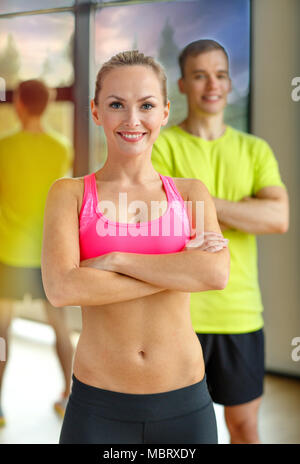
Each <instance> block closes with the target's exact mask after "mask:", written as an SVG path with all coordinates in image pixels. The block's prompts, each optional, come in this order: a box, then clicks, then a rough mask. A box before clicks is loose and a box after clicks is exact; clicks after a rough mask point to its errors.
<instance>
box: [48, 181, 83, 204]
mask: <svg viewBox="0 0 300 464" xmlns="http://www.w3.org/2000/svg"><path fill="white" fill-rule="evenodd" d="M49 193H52V194H55V195H56V196H58V197H60V198H62V197H65V196H66V195H68V196H69V195H71V196H74V197H75V198H76V200H77V205H78V206H77V209H78V211H80V208H81V203H82V198H83V193H84V176H83V177H61V178H59V179H57V180H56V181H55V182H53V184H52V185H51V187H50V190H49Z"/></svg>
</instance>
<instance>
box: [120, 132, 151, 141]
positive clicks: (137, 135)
mask: <svg viewBox="0 0 300 464" xmlns="http://www.w3.org/2000/svg"><path fill="white" fill-rule="evenodd" d="M117 134H118V135H119V136H120V137H121V138H122V140H125V141H126V142H131V143H135V142H139V141H140V140H142V139H143V138H144V136H145V135H146V134H147V132H129V131H118V132H117Z"/></svg>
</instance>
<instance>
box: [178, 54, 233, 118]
mask: <svg viewBox="0 0 300 464" xmlns="http://www.w3.org/2000/svg"><path fill="white" fill-rule="evenodd" d="M178 84H179V89H180V92H181V93H184V94H185V95H186V96H187V99H188V105H189V109H190V110H192V111H193V112H194V113H198V114H202V115H216V114H219V113H222V112H223V111H224V108H225V106H226V104H227V96H228V94H229V92H230V91H231V80H230V78H229V70H228V62H227V58H226V56H225V54H224V53H223V52H222V51H221V50H213V51H210V52H206V53H202V54H200V55H198V56H195V57H193V56H189V57H188V58H187V60H186V62H185V67H184V77H183V78H180V79H179V81H178Z"/></svg>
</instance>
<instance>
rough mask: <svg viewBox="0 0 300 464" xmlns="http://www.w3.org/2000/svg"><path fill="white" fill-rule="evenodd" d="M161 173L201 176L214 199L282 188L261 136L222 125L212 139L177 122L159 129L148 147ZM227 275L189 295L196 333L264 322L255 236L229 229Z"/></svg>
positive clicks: (239, 328)
mask: <svg viewBox="0 0 300 464" xmlns="http://www.w3.org/2000/svg"><path fill="white" fill-rule="evenodd" d="M152 164H153V166H154V168H155V169H156V170H157V171H158V172H160V173H161V174H163V175H168V176H171V177H186V178H196V179H200V180H201V181H202V182H203V183H204V184H205V185H206V187H207V188H208V190H209V192H210V194H211V195H212V196H213V197H216V198H222V199H225V200H229V201H240V200H241V199H242V198H244V197H246V196H253V195H255V194H256V193H257V192H258V191H259V190H260V189H262V188H263V187H267V186H283V187H284V184H283V183H282V181H281V178H280V174H279V170H278V164H277V161H276V159H275V157H274V154H273V152H272V150H271V148H270V147H269V145H268V144H267V143H266V142H265V141H264V140H262V139H260V138H258V137H255V136H253V135H250V134H246V133H243V132H240V131H238V130H236V129H234V128H232V127H230V126H227V128H226V130H225V132H224V134H223V135H222V136H221V137H220V138H218V139H216V140H212V141H207V140H204V139H202V138H200V137H196V136H194V135H191V134H189V133H188V132H186V131H184V130H183V129H181V128H180V127H178V126H174V127H171V128H169V129H166V130H164V131H163V132H162V133H161V134H160V136H159V137H158V139H157V141H156V143H155V145H154V147H153V151H152ZM224 236H225V237H226V238H228V239H229V251H230V256H231V266H230V277H229V282H228V285H227V287H226V288H225V289H224V290H214V291H207V292H199V293H192V294H191V316H192V323H193V328H194V330H195V331H196V332H199V333H246V332H251V331H255V330H259V329H260V328H261V327H262V326H263V318H262V311H263V306H262V300H261V294H260V289H259V283H258V270H257V247H256V237H255V235H252V234H247V233H245V232H241V231H239V230H228V231H225V232H224Z"/></svg>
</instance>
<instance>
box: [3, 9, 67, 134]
mask: <svg viewBox="0 0 300 464" xmlns="http://www.w3.org/2000/svg"><path fill="white" fill-rule="evenodd" d="M29 3H30V2H29ZM57 3H58V2H57ZM73 38H74V15H73V13H69V12H67V13H49V14H43V15H42V14H40V15H26V16H13V17H11V18H5V17H4V18H1V17H0V76H1V78H2V79H3V80H4V82H5V86H6V93H7V95H8V100H11V91H12V90H13V89H14V88H15V87H16V85H17V84H18V82H20V81H22V80H26V79H34V78H39V79H42V80H44V81H45V83H46V84H47V85H49V86H50V87H51V88H53V89H56V90H55V91H54V95H55V93H56V94H57V93H58V89H61V88H64V89H67V88H70V87H71V86H72V84H73V81H74V69H73ZM64 94H65V95H66V96H65V97H64ZM70 100H71V99H70V93H67V92H66V91H65V92H64V93H62V94H61V95H60V97H59V99H58V101H53V102H52V103H51V104H50V105H49V107H48V109H47V112H46V114H45V123H46V124H47V125H49V126H50V127H52V128H53V129H55V130H57V131H58V132H61V133H63V134H64V135H66V136H67V137H68V138H69V139H70V141H71V142H72V140H73V103H72V102H71V101H70ZM17 125H18V120H17V117H16V115H15V112H14V109H13V106H12V105H11V102H7V103H1V105H0V135H2V134H3V133H5V132H7V131H9V130H11V129H13V128H14V127H15V126H17Z"/></svg>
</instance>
